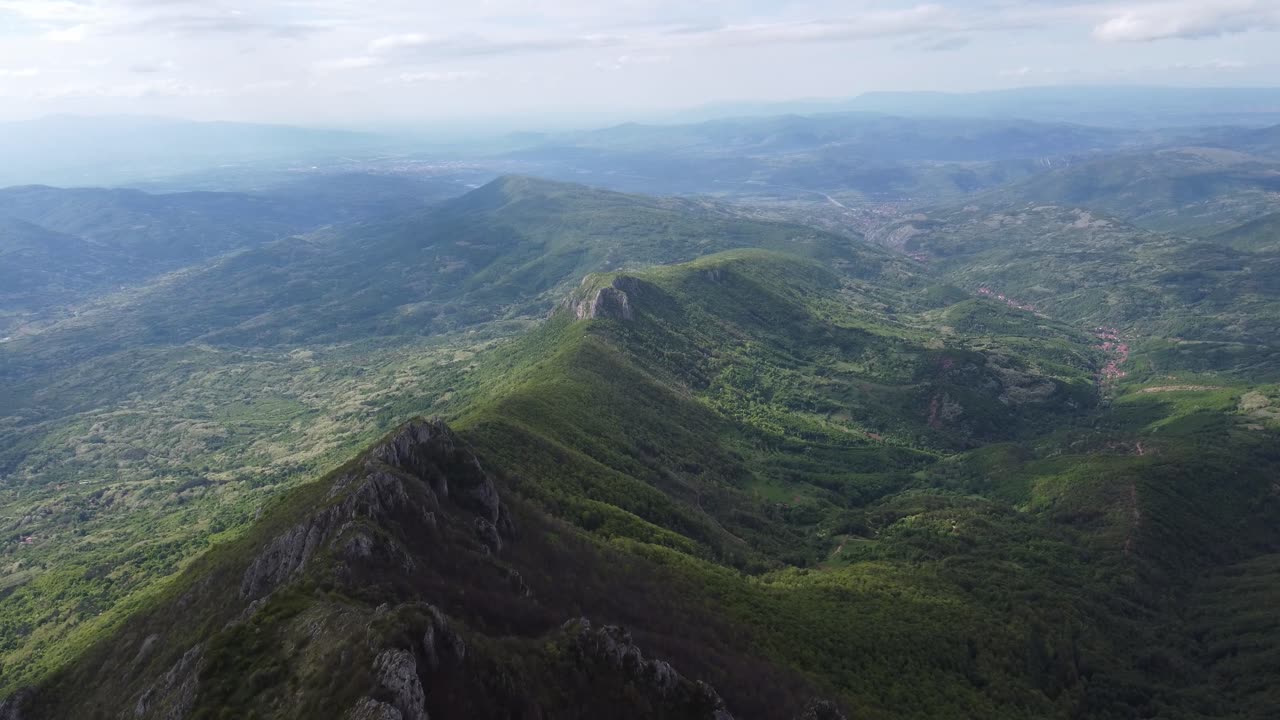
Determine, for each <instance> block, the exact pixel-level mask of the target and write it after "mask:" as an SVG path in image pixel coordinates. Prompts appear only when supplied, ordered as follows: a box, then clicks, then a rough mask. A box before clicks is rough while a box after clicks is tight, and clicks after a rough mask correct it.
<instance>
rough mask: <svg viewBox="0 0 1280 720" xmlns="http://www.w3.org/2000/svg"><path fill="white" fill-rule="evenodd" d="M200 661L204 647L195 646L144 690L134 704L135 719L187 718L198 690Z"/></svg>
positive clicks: (181, 719)
mask: <svg viewBox="0 0 1280 720" xmlns="http://www.w3.org/2000/svg"><path fill="white" fill-rule="evenodd" d="M203 660H204V646H203V645H196V646H195V647H193V648H191V649H190V650H188V651H187V652H185V653H184V654H183V655H182V657H181V658H179V660H178V662H176V663H174V664H173V667H171V668H169V671H168V672H166V673H165V674H164V675H162V676H161V677H159V678H157V679H156V681H155V682H153V683H152V684H151V686H150V687H148V688H147V689H146V690H144V691H143V693H142V695H141V696H140V697H139V698H138V702H137V703H136V704H135V705H134V708H133V715H134V717H137V718H149V719H153V720H184V718H186V717H188V716H189V715H190V714H191V709H192V707H194V706H195V702H196V693H197V692H198V691H199V681H200V670H201V668H202V666H203Z"/></svg>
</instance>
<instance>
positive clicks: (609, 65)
mask: <svg viewBox="0 0 1280 720" xmlns="http://www.w3.org/2000/svg"><path fill="white" fill-rule="evenodd" d="M668 62H671V56H670V55H619V56H618V57H617V58H614V59H613V60H608V61H602V62H598V63H596V67H598V68H600V69H601V70H621V69H623V68H625V67H629V66H635V65H662V64H664V63H668Z"/></svg>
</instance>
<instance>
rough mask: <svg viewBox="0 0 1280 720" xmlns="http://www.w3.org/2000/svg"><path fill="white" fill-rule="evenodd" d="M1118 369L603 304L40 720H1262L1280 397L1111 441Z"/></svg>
mask: <svg viewBox="0 0 1280 720" xmlns="http://www.w3.org/2000/svg"><path fill="white" fill-rule="evenodd" d="M889 308H892V311H893V312H892V314H889V313H887V312H886V310H888V309H889ZM959 312H963V313H964V314H965V316H966V317H970V318H973V319H974V320H975V321H976V322H975V323H974V324H973V325H970V326H969V327H968V328H967V329H966V328H964V327H963V326H956V325H953V324H951V323H952V319H953V318H954V317H955V316H956V313H959ZM940 323H947V326H948V327H952V328H953V330H952V331H951V333H949V334H948V333H940V332H939V324H940ZM1093 342H1094V341H1093V339H1092V338H1091V337H1090V336H1089V335H1088V334H1087V333H1083V332H1079V331H1076V330H1073V329H1072V328H1070V327H1069V326H1064V325H1061V324H1058V323H1056V322H1053V321H1049V320H1047V319H1045V318H1041V317H1039V316H1037V315H1035V314H1033V313H1030V312H1026V311H1020V310H1015V309H1011V308H1009V307H1008V306H1006V305H1004V304H1003V303H1000V302H998V301H994V300H987V299H977V300H970V299H963V298H957V297H954V296H953V297H947V296H946V295H942V296H940V295H938V294H937V293H919V292H917V291H916V290H914V289H912V287H911V285H910V284H907V285H902V284H901V283H900V282H898V281H896V280H895V279H894V278H892V277H885V276H878V277H875V278H874V282H871V281H869V280H866V279H861V280H860V279H858V278H856V277H853V278H851V277H847V276H842V275H840V274H836V273H832V272H831V271H829V270H826V269H823V268H822V267H820V266H818V265H814V264H810V262H809V261H806V260H803V259H795V258H788V257H785V256H778V255H775V254H770V253H761V252H757V251H750V252H735V253H729V254H725V255H716V256H711V257H706V258H703V259H700V260H697V261H694V262H692V263H689V264H685V265H676V266H671V267H663V268H655V269H652V270H642V271H628V272H623V273H613V274H606V275H596V276H592V277H590V278H588V279H587V281H586V282H585V283H583V284H582V286H581V287H579V288H578V289H577V290H575V291H574V292H573V293H572V294H571V295H570V296H569V297H568V298H567V299H566V300H565V301H564V303H563V304H562V305H560V306H559V308H558V309H557V310H556V312H555V313H554V315H553V316H552V317H551V318H550V319H549V320H548V321H547V322H545V323H544V324H542V325H541V326H540V327H539V328H537V329H535V330H534V331H532V332H530V333H529V334H527V335H526V336H524V337H522V338H521V339H519V340H517V341H514V342H512V343H509V344H506V345H503V346H501V347H499V348H497V349H495V350H494V351H493V352H492V353H491V354H489V355H487V356H486V357H485V358H484V359H482V361H481V362H480V363H479V364H478V365H477V366H476V368H475V370H474V371H473V372H470V373H468V374H466V375H465V376H464V377H463V378H461V379H460V380H459V382H458V383H456V384H455V387H454V391H455V392H456V393H457V394H458V395H459V396H460V399H459V401H458V402H457V404H455V405H453V406H452V407H453V409H452V410H450V411H449V414H450V416H451V425H452V427H453V429H452V430H450V429H448V428H446V427H445V426H443V425H440V424H438V423H422V422H417V423H413V424H410V425H408V426H405V427H403V428H401V429H400V430H397V431H396V432H394V433H393V434H391V435H389V436H388V437H386V438H384V440H382V441H380V442H378V443H375V444H374V445H373V446H372V447H370V448H369V449H368V450H366V451H365V452H364V453H361V454H360V456H359V457H358V458H357V459H355V460H353V461H351V462H349V463H347V464H346V465H344V466H343V467H342V468H340V469H338V470H337V471H335V472H334V473H332V474H330V475H329V476H327V477H326V478H325V479H323V480H321V481H319V482H317V483H313V484H308V485H305V486H303V487H301V488H299V489H297V490H295V491H294V492H292V493H290V494H289V495H287V496H285V497H284V499H283V500H281V501H279V502H276V503H274V504H273V505H272V507H271V508H270V509H269V510H267V511H266V512H264V513H263V517H262V519H261V520H260V521H259V522H258V523H256V524H254V525H253V526H252V528H251V529H250V530H248V531H246V532H245V533H244V534H243V535H241V536H239V537H237V538H234V539H230V538H229V539H227V540H226V541H224V542H222V543H219V544H218V545H217V546H216V548H215V549H214V551H213V552H211V553H209V554H208V555H206V556H205V557H204V558H202V559H200V560H199V561H197V562H195V563H194V564H192V565H191V566H190V567H189V568H187V569H186V570H185V572H183V573H182V574H180V575H179V576H177V577H176V578H175V579H174V580H173V581H172V582H171V583H169V584H167V585H166V586H165V587H164V589H163V590H162V591H160V592H158V593H157V594H156V595H154V596H153V597H151V598H150V599H147V600H144V601H142V602H141V603H140V605H139V610H138V611H137V612H136V613H134V614H132V615H131V616H130V617H129V618H128V619H121V620H120V622H119V624H116V625H114V626H112V627H110V628H104V631H103V633H102V634H101V635H100V636H99V638H98V639H97V641H96V642H95V643H94V644H93V645H92V646H91V647H90V648H89V649H88V651H87V654H86V655H85V656H84V658H83V659H82V660H78V661H74V662H71V663H70V664H68V665H66V666H64V669H62V670H59V671H57V672H55V673H54V674H52V675H50V676H48V677H47V679H46V680H45V681H44V684H43V686H42V688H40V689H37V690H36V692H35V693H34V694H33V695H30V696H21V699H20V700H19V702H20V703H21V704H22V706H23V707H24V708H25V710H26V712H27V713H28V716H30V717H37V718H40V717H67V716H75V715H80V714H84V713H85V712H87V711H88V709H89V708H96V709H98V710H100V711H103V712H105V713H106V714H108V715H114V714H118V713H119V712H121V711H124V710H126V709H127V710H129V711H130V712H133V713H135V715H136V716H138V717H144V718H146V717H163V716H171V715H174V714H177V715H180V716H181V715H186V714H189V715H190V716H192V717H206V716H207V717H216V716H218V714H219V713H222V714H227V713H230V714H232V715H240V716H247V715H248V714H249V713H254V714H256V715H257V716H258V717H264V718H265V717H294V716H296V715H297V714H298V713H299V712H302V713H307V712H311V713H325V712H329V713H332V712H333V711H334V709H335V708H338V709H339V710H338V712H340V713H345V712H348V710H349V711H350V714H349V715H347V716H348V717H395V715H392V714H391V710H390V709H389V708H394V709H395V712H397V713H399V715H400V716H401V717H426V716H428V715H430V716H431V717H474V716H496V715H506V714H509V713H520V714H528V715H532V716H546V717H551V716H555V717H592V716H597V715H598V714H599V713H601V712H609V713H610V714H615V715H620V716H622V717H651V716H655V715H660V716H666V717H689V718H694V717H715V718H721V719H723V718H724V717H729V716H732V717H744V718H748V717H769V718H771V717H780V718H790V717H797V716H801V713H802V712H804V711H806V710H805V708H806V706H807V707H808V710H807V712H809V713H825V714H810V715H805V717H837V715H835V714H833V713H834V712H836V710H837V708H839V709H840V710H841V711H843V713H844V714H845V715H846V716H848V717H866V718H891V717H938V716H945V715H955V716H965V717H974V716H981V717H993V718H999V717H1009V718H1025V717H1046V718H1049V717H1062V718H1066V717H1076V716H1080V715H1082V714H1084V715H1087V716H1089V717H1097V718H1112V717H1114V718H1127V717H1141V716H1161V717H1169V718H1174V719H1178V720H1180V719H1182V718H1187V719H1190V718H1204V717H1224V718H1225V717H1232V716H1233V715H1234V714H1237V713H1246V712H1249V711H1250V708H1261V707H1265V702H1266V695H1265V691H1260V690H1258V689H1256V688H1257V685H1256V683H1253V682H1251V681H1250V680H1249V679H1248V678H1251V677H1261V676H1260V675H1255V674H1251V673H1258V672H1263V670H1262V667H1259V666H1258V664H1257V663H1260V662H1263V661H1262V660H1261V659H1257V660H1252V661H1242V662H1253V663H1255V664H1254V665H1253V666H1249V665H1235V666H1234V669H1233V668H1231V667H1226V666H1222V665H1221V662H1222V660H1221V658H1223V653H1224V650H1223V648H1224V647H1230V646H1231V645H1232V644H1233V643H1234V644H1236V645H1240V644H1242V643H1246V642H1247V640H1246V639H1245V636H1244V635H1241V634H1240V633H1242V632H1244V631H1243V630H1242V629H1241V628H1240V627H1239V626H1238V625H1236V624H1235V622H1236V621H1235V619H1234V618H1235V617H1236V616H1231V615H1228V616H1217V615H1214V614H1213V613H1212V611H1211V610H1210V608H1211V605H1210V603H1212V600H1211V598H1214V597H1217V596H1219V595H1220V594H1221V593H1224V592H1230V590H1229V588H1230V587H1231V583H1232V582H1233V581H1232V578H1233V577H1234V576H1233V574H1232V570H1231V568H1232V567H1235V566H1237V564H1239V563H1263V564H1265V563H1268V562H1271V560H1270V559H1269V558H1270V557H1271V556H1269V555H1268V554H1267V553H1274V552H1276V551H1277V549H1280V544H1278V543H1280V537H1277V535H1276V527H1277V524H1276V522H1275V520H1276V517H1277V513H1280V504H1278V503H1277V502H1276V500H1275V495H1274V488H1273V485H1272V481H1271V478H1272V477H1273V473H1274V472H1275V470H1276V469H1277V467H1276V464H1277V463H1280V456H1277V455H1276V453H1275V452H1274V447H1275V444H1274V440H1275V437H1274V435H1275V431H1276V425H1275V420H1274V418H1273V417H1272V415H1271V413H1270V408H1271V407H1272V406H1273V404H1274V403H1275V402H1277V400H1278V399H1280V392H1277V391H1276V389H1275V388H1273V387H1271V388H1262V389H1257V390H1248V389H1247V388H1245V387H1243V386H1240V385H1232V384H1220V385H1219V386H1218V387H1216V388H1205V387H1191V386H1173V387H1163V386H1149V385H1146V384H1143V383H1130V382H1128V381H1125V382H1122V383H1121V384H1120V385H1119V386H1118V387H1113V388H1112V389H1111V390H1110V391H1109V401H1108V403H1107V404H1106V406H1105V407H1095V406H1094V404H1093V402H1092V399H1094V398H1096V397H1097V395H1096V394H1095V390H1094V387H1093V381H1092V375H1093V374H1094V372H1096V370H1097V369H1098V366H1099V364H1100V363H1102V362H1105V356H1104V355H1103V353H1101V352H1100V351H1099V350H1097V349H1095V348H1094V347H1093ZM935 410H936V412H935ZM1243 458H1247V459H1248V461H1247V462H1241V461H1242V459H1243ZM1210 493H1211V494H1213V496H1214V501H1213V503H1212V509H1208V508H1207V507H1206V505H1205V500H1206V498H1207V495H1208V494H1210ZM1184 613H1189V614H1193V615H1195V616H1196V617H1197V618H1198V619H1197V620H1196V623H1197V627H1198V628H1200V629H1188V628H1187V627H1186V626H1185V625H1184V624H1183V622H1182V620H1181V618H1182V617H1183V614H1184ZM187 617H194V618H200V620H199V621H198V622H196V623H191V622H188V621H186V620H185V618H187ZM624 627H625V630H624V629H622V628H624ZM1210 635H1211V636H1213V637H1215V638H1218V639H1217V640H1215V642H1216V643H1218V644H1217V645H1216V646H1214V647H1209V646H1208V645H1205V644H1204V641H1203V640H1202V638H1205V637H1207V636H1210ZM668 663H669V664H668ZM102 668H112V670H111V671H109V672H107V673H103V672H102V670H101V669H102ZM1236 673H1243V675H1240V674H1236ZM28 677H32V678H33V679H34V677H36V676H34V675H29V676H28ZM702 682H705V683H706V684H705V685H703V684H700V683H702ZM815 697H816V698H822V699H823V700H822V701H819V702H817V703H815V702H814V701H813V700H812V698H815ZM827 701H830V703H831V704H825V703H826V702H827Z"/></svg>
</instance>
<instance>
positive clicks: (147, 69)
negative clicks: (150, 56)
mask: <svg viewBox="0 0 1280 720" xmlns="http://www.w3.org/2000/svg"><path fill="white" fill-rule="evenodd" d="M179 69H180V68H179V67H178V63H176V62H174V61H172V60H160V61H159V62H156V61H151V60H146V61H143V62H137V63H134V64H132V65H130V66H129V72H131V73H134V74H135V75H154V74H159V73H170V72H176V71H177V70H179Z"/></svg>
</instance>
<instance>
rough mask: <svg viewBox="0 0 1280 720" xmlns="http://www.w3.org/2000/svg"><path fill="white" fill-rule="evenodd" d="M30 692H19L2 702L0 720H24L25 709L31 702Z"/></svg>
mask: <svg viewBox="0 0 1280 720" xmlns="http://www.w3.org/2000/svg"><path fill="white" fill-rule="evenodd" d="M31 697H32V696H31V691H30V690H19V691H17V692H15V693H14V694H12V695H10V696H9V697H7V698H5V699H4V701H3V702H0V720H23V718H24V717H26V714H25V713H24V712H23V708H25V707H26V705H27V703H28V702H30V701H31Z"/></svg>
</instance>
